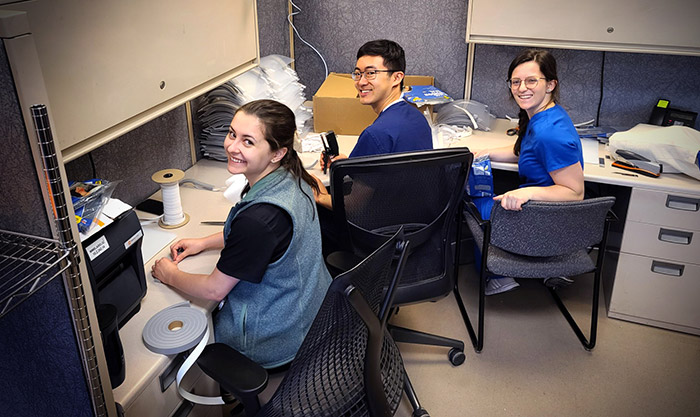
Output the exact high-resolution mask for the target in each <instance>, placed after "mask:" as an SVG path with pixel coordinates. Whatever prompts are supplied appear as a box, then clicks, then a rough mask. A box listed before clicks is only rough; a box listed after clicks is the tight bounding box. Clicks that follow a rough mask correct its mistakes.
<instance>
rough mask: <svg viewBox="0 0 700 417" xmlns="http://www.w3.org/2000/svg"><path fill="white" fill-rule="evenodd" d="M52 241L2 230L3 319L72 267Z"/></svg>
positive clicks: (0, 280) (0, 305)
mask: <svg viewBox="0 0 700 417" xmlns="http://www.w3.org/2000/svg"><path fill="white" fill-rule="evenodd" d="M68 254H69V250H68V249H67V248H65V247H64V245H63V244H62V243H61V242H59V241H57V240H52V239H46V238H41V237H36V236H30V235H24V234H21V233H14V232H7V231H3V230H0V318H1V317H2V316H4V315H5V314H7V313H8V312H9V311H10V310H12V309H13V308H15V307H16V306H17V305H19V304H20V303H21V302H23V301H24V300H26V299H27V298H28V297H29V296H31V295H32V294H34V293H35V292H36V291H38V290H39V289H41V288H42V287H43V286H44V285H46V284H48V283H49V282H51V280H53V279H54V278H55V277H57V276H58V275H60V274H61V273H62V272H63V271H65V270H66V268H68V267H69V266H70V262H69V261H68V260H67V259H66V258H67V257H68Z"/></svg>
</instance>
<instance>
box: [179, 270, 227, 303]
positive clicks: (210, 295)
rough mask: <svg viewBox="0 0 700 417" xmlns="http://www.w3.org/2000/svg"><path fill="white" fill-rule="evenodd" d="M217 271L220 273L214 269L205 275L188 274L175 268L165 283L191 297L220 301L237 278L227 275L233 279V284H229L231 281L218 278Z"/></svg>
mask: <svg viewBox="0 0 700 417" xmlns="http://www.w3.org/2000/svg"><path fill="white" fill-rule="evenodd" d="M217 273H218V274H221V273H220V272H219V271H218V270H215V271H214V272H212V273H211V274H209V275H205V274H190V273H188V272H184V271H181V270H179V269H177V270H175V271H173V272H172V273H171V274H169V276H168V280H167V281H168V282H167V283H168V285H170V286H172V287H175V288H177V289H179V290H180V291H182V292H184V293H186V294H189V295H191V296H193V297H196V298H201V299H204V300H213V301H221V300H222V299H223V298H224V297H226V295H227V294H228V293H229V292H230V291H231V289H232V288H233V287H234V286H235V285H236V284H237V283H238V280H237V279H235V278H232V277H228V278H229V279H232V280H234V283H233V285H230V284H231V282H223V281H221V280H220V279H218V278H217ZM219 278H220V277H219Z"/></svg>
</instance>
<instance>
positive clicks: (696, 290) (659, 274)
mask: <svg viewBox="0 0 700 417" xmlns="http://www.w3.org/2000/svg"><path fill="white" fill-rule="evenodd" d="M699 295H700V266H698V265H695V264H687V263H686V264H679V263H670V262H667V261H663V260H658V259H654V258H649V257H643V256H637V255H630V254H626V253H620V258H619V261H618V267H617V272H616V274H615V284H614V286H613V289H612V295H611V298H610V304H609V311H608V315H609V316H611V317H617V318H623V319H628V320H631V321H636V322H641V323H646V324H652V325H655V326H658V327H664V328H669V329H674V330H682V331H686V332H689V333H694V334H700V303H699V302H698V296H699Z"/></svg>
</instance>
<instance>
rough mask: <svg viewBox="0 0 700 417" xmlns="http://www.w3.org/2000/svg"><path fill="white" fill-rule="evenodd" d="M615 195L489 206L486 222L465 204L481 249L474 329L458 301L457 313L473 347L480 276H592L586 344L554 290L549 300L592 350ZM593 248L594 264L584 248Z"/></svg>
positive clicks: (477, 337)
mask: <svg viewBox="0 0 700 417" xmlns="http://www.w3.org/2000/svg"><path fill="white" fill-rule="evenodd" d="M614 203H615V197H599V198H592V199H587V200H583V201H567V202H552V201H529V202H527V203H526V204H524V205H523V207H522V210H521V211H513V210H505V209H503V208H502V207H501V205H500V204H494V207H493V210H492V211H491V220H490V221H489V220H482V219H481V216H480V215H479V211H478V210H477V208H476V206H474V204H473V203H471V202H469V203H468V204H467V206H466V209H465V211H464V214H465V217H466V221H467V224H468V225H469V229H470V230H471V232H472V235H473V236H474V242H475V244H476V245H477V246H478V247H479V249H480V251H481V270H480V271H478V272H479V277H480V280H479V306H478V318H477V330H476V332H475V331H474V328H473V326H472V323H471V321H470V320H469V316H468V314H467V311H466V309H465V307H464V304H463V303H462V301H461V299H460V300H458V304H459V307H460V311H461V313H462V317H463V318H464V322H465V324H466V326H467V330H468V332H469V337H470V338H471V340H472V344H473V345H474V350H476V351H477V352H480V351H481V350H482V349H483V346H484V298H485V297H484V295H485V289H486V278H487V277H488V276H489V275H497V276H498V275H500V276H507V277H513V278H550V277H571V276H574V275H580V274H585V273H589V272H595V274H594V281H593V295H592V299H591V323H590V326H591V328H590V333H589V338H590V340H588V339H586V337H585V336H584V334H583V332H582V331H581V329H580V328H579V326H578V325H577V324H576V321H575V320H574V319H573V317H572V316H571V314H570V313H569V311H568V309H567V308H566V306H565V305H564V303H563V302H562V300H561V298H560V297H559V295H558V294H557V292H556V290H555V289H554V288H549V290H550V293H551V294H552V297H553V298H554V301H555V302H556V303H557V306H558V307H559V310H560V311H561V312H562V314H563V315H564V317H565V318H566V320H567V321H568V322H569V325H570V326H571V328H572V329H573V330H574V333H576V336H577V337H578V338H579V340H580V342H581V344H582V345H583V346H584V348H585V349H586V350H591V349H593V348H594V347H595V343H596V333H597V328H598V301H599V294H600V281H601V274H602V268H603V259H604V256H605V249H606V243H607V233H608V223H609V220H613V219H614V218H615V217H614V214H613V213H612V211H611V210H610V209H611V207H612V205H613V204H614ZM594 245H598V256H597V260H596V262H595V263H594V262H593V260H592V259H591V257H590V255H589V248H591V247H593V246H594Z"/></svg>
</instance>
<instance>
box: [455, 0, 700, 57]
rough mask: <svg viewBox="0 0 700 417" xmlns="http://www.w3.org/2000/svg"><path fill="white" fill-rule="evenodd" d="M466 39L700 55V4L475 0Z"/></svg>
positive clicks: (669, 0) (641, 0)
mask: <svg viewBox="0 0 700 417" xmlns="http://www.w3.org/2000/svg"><path fill="white" fill-rule="evenodd" d="M469 7H470V8H469V13H468V15H467V19H468V21H467V42H471V43H485V44H501V45H529V46H539V47H554V48H564V49H592V50H603V51H605V50H607V51H620V52H648V53H662V54H682V55H700V25H699V24H698V21H700V2H698V1H688V0H666V1H658V0H619V1H610V0H588V1H576V0H563V1H551V0H531V1H527V2H523V1H516V0H501V1H496V2H494V1H489V0H470V1H469Z"/></svg>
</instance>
